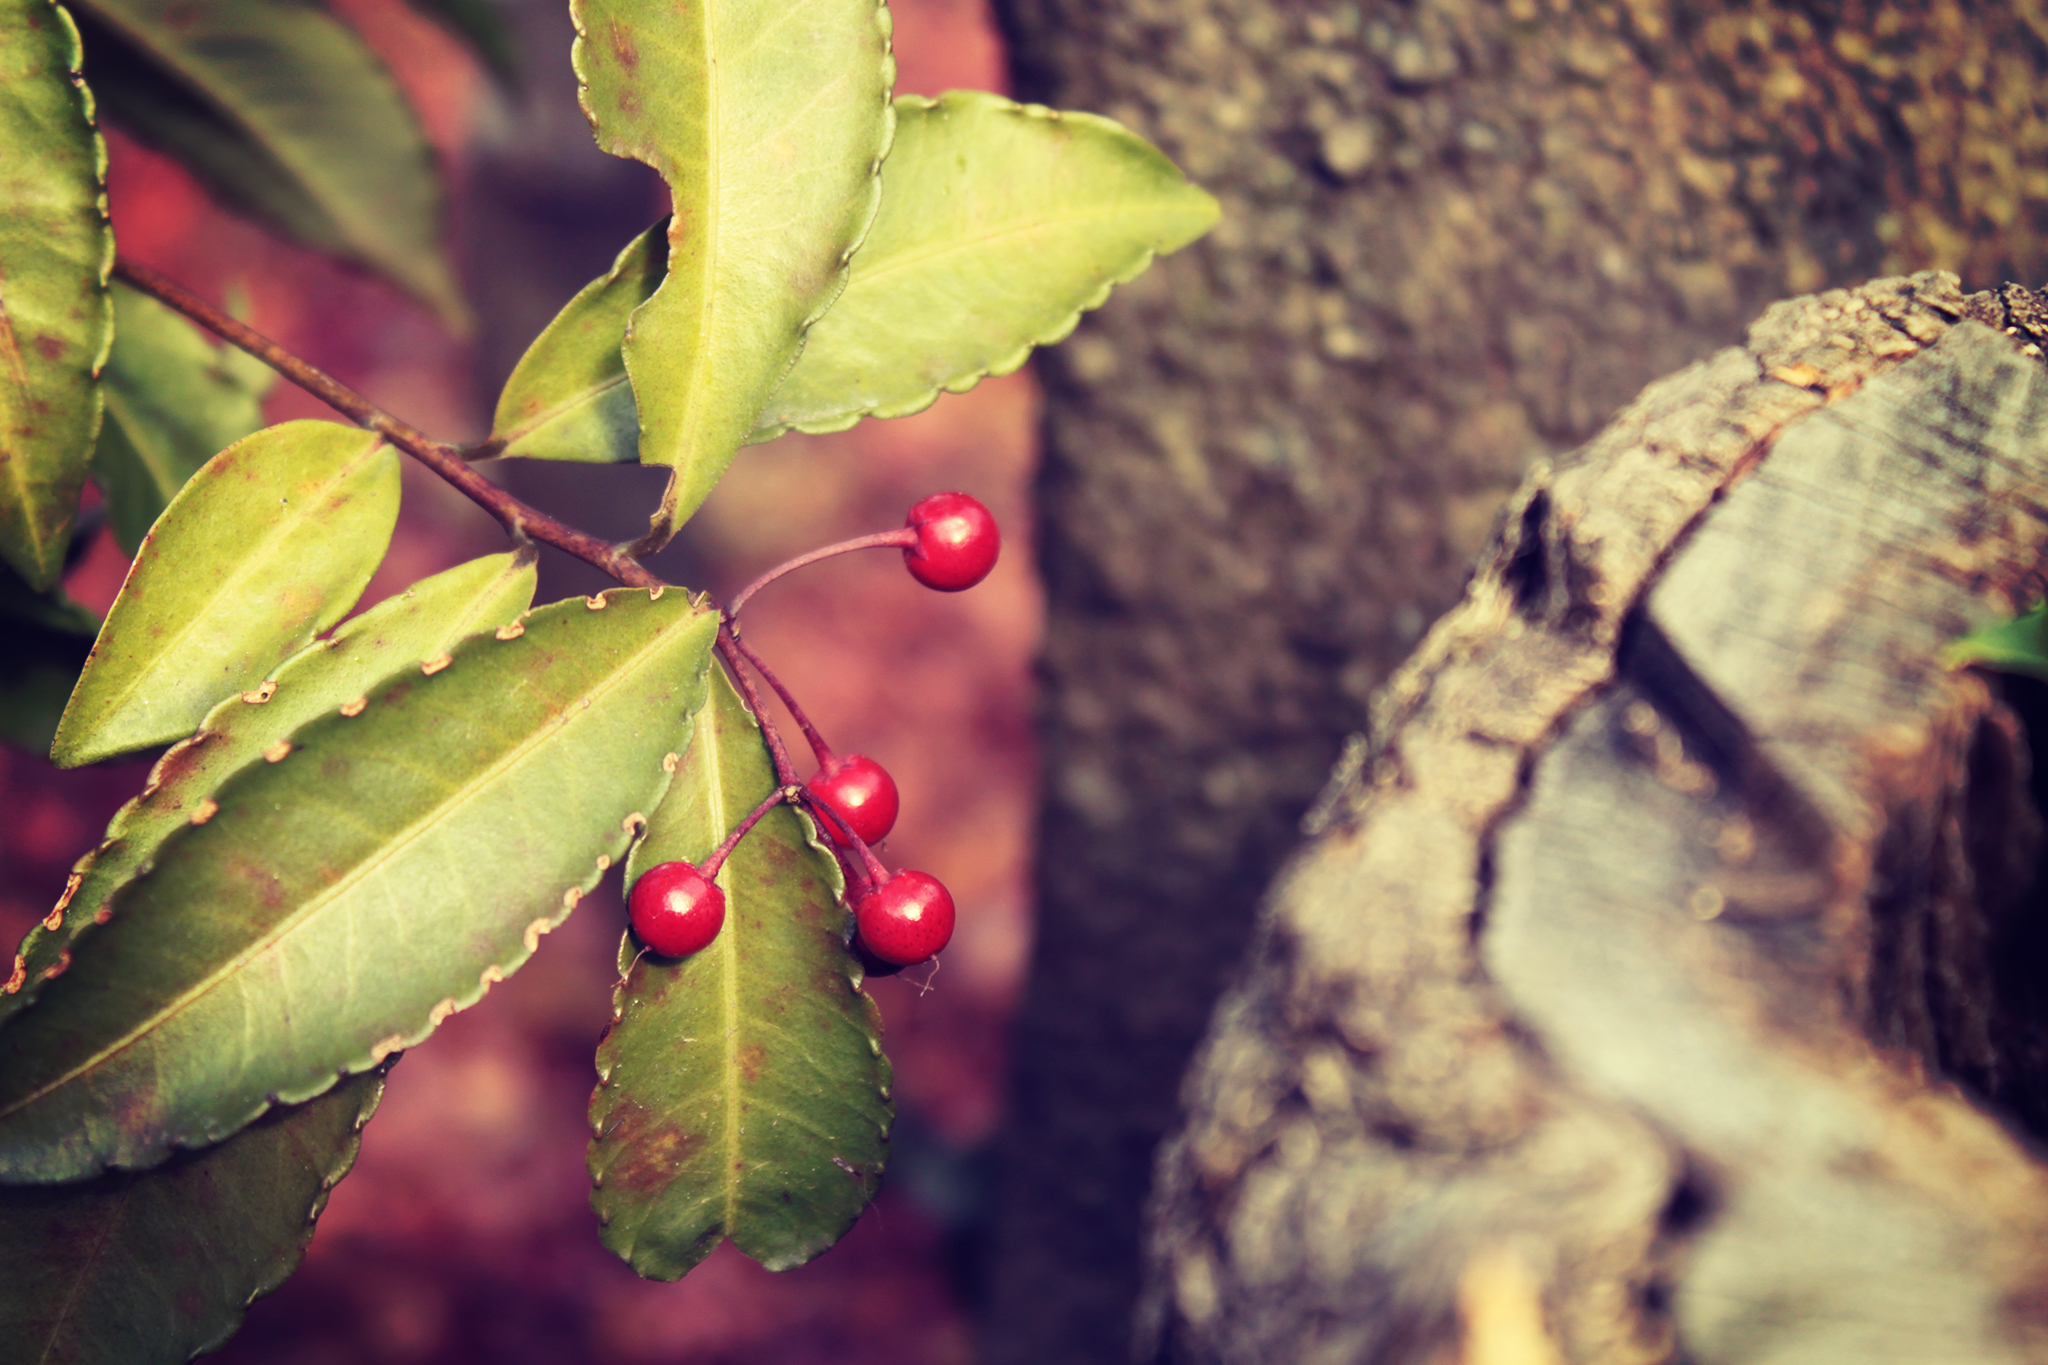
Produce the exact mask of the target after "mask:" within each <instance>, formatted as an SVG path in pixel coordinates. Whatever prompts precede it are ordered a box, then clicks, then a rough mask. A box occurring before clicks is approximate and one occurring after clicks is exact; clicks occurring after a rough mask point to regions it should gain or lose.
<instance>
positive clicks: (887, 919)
mask: <svg viewBox="0 0 2048 1365" xmlns="http://www.w3.org/2000/svg"><path fill="white" fill-rule="evenodd" d="M853 922H854V924H855V926H856V927H857V928H858V929H859V931H860V941H861V943H862V944H863V945H865V946H866V948H867V950H868V951H869V952H871V953H873V954H874V955H875V956H876V957H879V958H880V959H882V961H884V962H894V963H896V964H898V965H899V966H904V967H909V966H913V965H915V964H916V963H919V962H922V961H924V960H925V959H926V958H928V957H930V956H931V955H932V954H933V953H936V952H938V951H939V949H941V948H943V947H945V946H946V944H947V942H948V941H949V940H950V939H951V938H952V937H953V898H952V897H951V896H950V895H948V894H946V888H945V887H943V886H941V885H940V884H939V879H938V878H937V877H933V876H930V875H928V874H926V873H923V872H912V871H910V870H909V869H907V868H906V869H905V870H904V871H901V872H898V873H897V874H896V875H895V876H893V877H891V878H889V880H888V881H886V882H883V883H882V884H881V886H879V887H877V888H876V889H875V890H873V891H870V892H868V893H867V895H865V896H862V897H861V898H860V900H859V901H857V902H856V903H855V904H854V907H853Z"/></svg>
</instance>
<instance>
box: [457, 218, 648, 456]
mask: <svg viewBox="0 0 2048 1365" xmlns="http://www.w3.org/2000/svg"><path fill="white" fill-rule="evenodd" d="M667 225H668V220H667V219H666V218H664V219H662V220H661V222H659V223H656V224H655V225H654V226H653V227H651V228H649V229H647V231H645V232H643V233H641V234H640V235H639V236H638V237H635V238H634V239H633V240H632V242H631V243H629V244H628V245H627V247H626V249H625V250H624V251H621V252H620V253H619V258H618V260H617V261H615V262H613V263H612V268H611V269H610V270H609V271H607V272H605V273H604V274H603V275H601V276H599V277H598V278H597V279H594V280H592V281H591V282H590V283H589V284H586V285H584V286H583V288H582V289H581V290H579V291H578V292H577V294H576V297H575V298H573V299H570V300H569V302H568V304H567V305H566V306H565V307H564V308H563V309H562V311H561V312H560V313H557V314H556V315H555V320H554V321H553V322H550V323H549V324H548V325H547V330H546V331H544V332H542V333H541V334H540V335H539V336H538V337H536V338H534V342H533V344H532V345H531V346H529V347H527V348H526V354H525V355H523V356H521V357H520V358H519V364H518V366H517V368H515V369H514V370H513V371H512V377H511V378H510V379H508V380H506V381H505V390H504V392H503V393H501V394H499V395H498V412H497V415H496V417H494V418H493V419H492V422H491V445H492V447H493V449H492V452H491V453H492V454H495V455H507V456H523V457H525V458H527V459H533V460H580V461H586V462H591V463H601V464H631V463H633V462H634V461H635V460H637V459H638V458H639V457H640V423H639V419H638V417H637V416H635V414H634V410H633V389H632V386H631V385H630V384H628V383H627V382H626V361H625V357H624V356H623V355H621V354H620V350H619V348H620V347H621V346H623V345H624V344H625V340H626V320H627V319H628V318H629V317H631V316H632V313H633V310H634V309H635V308H638V307H639V306H640V305H641V304H643V303H645V302H646V301H647V299H648V297H649V296H650V295H652V294H653V293H654V291H655V289H656V288H658V287H659V286H660V284H661V281H662V276H663V275H664V274H665V273H666V272H667V270H668V226H667Z"/></svg>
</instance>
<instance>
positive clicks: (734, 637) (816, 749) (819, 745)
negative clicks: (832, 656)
mask: <svg viewBox="0 0 2048 1365" xmlns="http://www.w3.org/2000/svg"><path fill="white" fill-rule="evenodd" d="M725 615H726V635H727V638H728V639H730V640H731V641H732V647H733V648H734V649H736V650H738V651H739V655H740V657H741V658H743V659H745V660H746V661H747V662H748V663H750V664H752V665H753V666H754V671H755V672H756V673H759V674H760V675H761V676H762V677H763V678H765V679H767V680H768V685H769V686H770V687H772V688H774V689H775V695H776V696H778V697H780V698H782V704H783V705H784V706H787V707H788V708H789V714H790V716H791V718H792V719H794V720H795V721H796V724H797V728H798V729H800V730H802V731H803V732H804V738H805V739H807V740H809V741H810V745H811V752H812V753H813V754H815V755H816V756H817V759H818V766H819V767H820V768H830V767H831V766H832V763H833V757H832V746H831V745H829V744H827V743H826V742H825V737H824V736H823V735H821V734H819V733H818V727H817V726H815V725H813V724H811V718H810V717H809V716H808V715H806V714H804V708H803V707H802V706H800V705H798V704H797V699H796V698H795V697H794V696H792V695H790V691H789V689H788V688H787V687H784V686H783V685H782V679H780V678H778V677H776V676H775V670H774V669H772V668H770V667H768V665H767V664H765V663H763V662H761V656H760V655H758V654H756V653H755V652H754V651H753V650H751V649H749V648H747V643H746V641H744V640H742V639H740V632H739V628H738V626H737V624H736V623H735V622H734V621H733V620H732V608H730V607H727V608H726V611H725Z"/></svg>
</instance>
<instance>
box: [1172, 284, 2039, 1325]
mask: <svg viewBox="0 0 2048 1365" xmlns="http://www.w3.org/2000/svg"><path fill="white" fill-rule="evenodd" d="M2039 316H2040V314H2039V310H2038V308H2037V307H2036V305H2035V302H2034V299H2033V297H2032V296H2031V295H2029V294H2027V293H2026V292H2025V291H2022V290H2017V289H2010V288H2008V289H2007V290H2006V291H2004V292H2003V293H2001V294H1998V295H1991V294H1983V295H1975V296H1970V297H1968V298H1966V297H1964V296H1963V295H1961V294H1960V293H1959V292H1958V290H1957V288H1956V285H1955V281H1954V279H1953V277H1951V276H1947V275H1933V274H1928V275H1918V276H1914V277H1912V278H1910V279H1904V280H1888V281H1882V282H1879V283H1876V284H1872V285H1869V286H1867V287H1865V288H1862V289H1859V290H1855V291H1835V292H1830V293H1827V294H1823V295H1820V296H1818V297H1813V298H1804V299H1799V300H1795V301H1792V302H1789V303H1784V304H1780V305H1777V306H1775V307H1773V308H1772V309H1771V310H1770V311H1769V312H1768V313H1766V314H1765V316H1764V317H1763V318H1762V319H1761V320H1760V321H1759V322H1758V323H1757V324H1756V325H1755V326H1754V327H1753V328H1752V329H1751V333H1750V336H1749V340H1748V343H1747V345H1746V346H1745V347H1740V348H1731V349H1728V350H1725V351H1723V352H1721V353H1720V354H1718V355H1716V356H1714V357H1713V358H1711V359H1710V360H1707V361H1704V362H1702V363H1700V364H1697V365H1694V366H1692V367H1691V368H1689V369H1686V370H1684V371H1682V372H1680V373H1678V374H1676V375H1674V376H1672V377H1671V378H1669V379H1666V380H1664V381H1661V382H1659V383H1657V384H1655V385H1652V386H1651V387H1650V388H1649V389H1647V390H1646V391H1644V393H1643V394H1642V395H1641V397H1640V398H1638V399H1637V401H1636V402H1635V403H1634V404H1633V405H1632V406H1630V407H1629V408H1628V409H1627V410H1625V411H1624V412H1623V413H1622V414H1621V415H1620V416H1618V417H1617V418H1616V419H1615V420H1614V421H1613V423H1611V424H1610V425H1609V426H1608V428H1607V429H1606V430H1605V431H1604V432H1603V433H1602V434H1601V435H1600V436H1599V437H1597V438H1596V439H1595V440H1593V441H1592V442H1591V443H1590V444H1589V445H1587V446H1586V447H1585V448H1584V449H1583V450H1581V451H1580V452H1578V453H1577V454H1576V455H1575V456H1573V457H1571V458H1569V459H1567V460H1563V461H1560V462H1559V463H1558V465H1557V466H1556V468H1555V469H1554V470H1538V471H1537V473H1536V474H1535V475H1534V476H1532V478H1531V479H1530V480H1529V481H1528V483H1527V484H1526V485H1525V486H1524V487H1523V489H1522V490H1521V492H1520V493H1519V494H1518V495H1517V497H1516V499H1515V501H1514V502H1513V504H1512V505H1511V507H1510V509H1509V512H1508V514H1507V515H1506V517H1505V518H1504V520H1503V523H1502V526H1501V529H1500V530H1499V532H1498V533H1497V535H1496V537H1495V540H1494V543H1493V545H1492V546H1491V548H1490V549H1489V551H1488V552H1487V554H1486V555H1485V557H1484V558H1483V559H1482V562H1481V567H1480V569H1479V570H1478V571H1477V573H1476V575H1475V577H1474V578H1473V580H1472V582H1471V584H1470V586H1469V588H1468V590H1467V592H1466V594H1465V596H1464V599H1463V601H1462V603H1461V604H1460V605H1459V606H1458V607H1457V608H1456V609H1455V610H1453V611H1452V612H1451V613H1450V614H1449V615H1448V616H1447V617H1445V618H1444V619H1443V620H1442V621H1441V622H1440V623H1439V624H1438V625H1437V627H1436V628H1435V629H1434V630H1433V631H1432V632H1431V633H1430V634H1429V635H1428V637H1427V638H1426V639H1425V641H1424V642H1423V644H1422V645H1421V647H1420V649H1419V651H1418V652H1417V653H1416V655H1415V656H1414V657H1413V658H1412V659H1411V660H1410V661H1409V662H1408V663H1407V664H1406V665H1405V666H1404V667H1403V668H1402V669H1401V671H1400V672H1399V673H1398V674H1397V675H1396V676H1395V677H1394V679H1393V680H1392V681H1391V682H1390V683H1389V685H1388V686H1387V688H1386V689H1385V691H1384V692H1383V694H1382V695H1381V697H1380V698H1379V700H1378V702H1377V703H1376V707H1375V714H1374V720H1373V725H1372V729H1371V731H1370V733H1369V734H1368V735H1367V736H1364V737H1362V738H1361V739H1359V740H1357V741H1355V742H1354V743H1353V745H1352V748H1351V749H1350V750H1349V751H1348V752H1347V757H1346V761H1345V763H1344V764H1342V765H1340V768H1339V771H1338V775H1337V777H1336V778H1335V779H1334V780H1333V782H1332V785H1331V787H1330V788H1329V790H1328V791H1327V792H1326V793H1325V795H1324V797H1323V799H1322V801H1321V803H1320V804H1319V806H1318V807H1317V809H1316V811H1315V812H1314V813H1313V814H1312V815H1311V817H1310V830H1311V836H1312V837H1311V838H1310V840H1309V842H1308V843H1307V845H1306V846H1305V847H1304V848H1303V849H1302V850H1301V852H1300V853H1298V854H1297V855H1296V856H1295V857H1294V859H1293V860H1292V862H1291V863H1290V865H1289V866H1288V868H1287V870H1286V871H1285V873H1284V874H1283V875H1282V877H1281V878H1280V880H1279V881H1278V883H1277V884H1276V886H1275V888H1274V889H1273V891H1272V892H1271V893H1270V895H1269V897H1268V902H1267V905H1266V908H1265V910H1264V912H1263V916H1262V923H1261V928H1260V930H1259V934H1258V938H1257V940H1256V944H1255V947H1254V951H1253V954H1252V958H1251V961H1250V965H1249V967H1248V968H1247V970H1246V973H1245V975H1244V977H1243V978H1242V980H1241V981H1240V982H1239V984H1238V985H1237V986H1235V987H1234V988H1233V989H1232V990H1231V991H1230V992H1229V994H1228V995H1227V996H1226V998H1225V1000H1224V1002H1223V1004H1222V1005H1221V1006H1220V1008H1219V1011H1218V1014H1217V1016H1216V1018H1215V1020H1214V1022H1213V1024H1212V1027H1211V1030H1210V1034H1209V1037H1208V1039H1207V1041H1206V1042H1205V1043H1204V1045H1203V1047H1202V1050H1201V1052H1200V1054H1199V1056H1198V1059H1197V1063H1196V1065H1195V1067H1194V1069H1193V1071H1192V1072H1191V1074H1190V1077H1189V1080H1188V1082H1187V1087H1186V1090H1185V1093H1184V1102H1185V1106H1186V1115H1185V1121H1184V1124H1183V1126H1182V1128H1181V1130H1180V1131H1179V1132H1178V1133H1177V1134H1176V1135H1175V1136H1174V1137H1173V1138H1172V1139H1171V1140H1170V1142H1169V1143H1168V1145H1167V1146H1166V1148H1165V1149H1164V1150H1163V1152H1162V1155H1161V1159H1160V1166H1159V1178H1158V1184H1157V1187H1156V1190H1155V1194H1154V1201H1153V1206H1152V1209H1151V1221H1150V1232H1149V1238H1150V1270H1149V1277H1150V1278H1149V1283H1148V1290H1147V1296H1146V1302H1145V1307H1144V1310H1143V1312H1142V1314H1141V1328H1140V1351H1141V1354H1143V1355H1145V1356H1147V1357H1148V1358H1149V1357H1153V1356H1158V1357H1161V1358H1166V1359H1175V1360H1190V1361H1192V1360H1200V1361H1230V1362H1245V1363H1246V1365H1250V1363H1251V1362H1259V1363H1260V1365H1267V1363H1275V1365H1277V1363H1278V1362H1288V1363H1289V1365H1296V1363H1298V1365H1317V1363H1319V1362H1353V1361H1357V1362H1374V1365H1405V1363H1406V1362H1417V1363H1418V1365H1420V1363H1421V1362H1433V1363H1435V1365H1444V1363H1445V1362H1452V1361H1458V1360H1464V1361H1468V1362H1474V1365H1478V1362H1480V1361H1481V1360H1482V1358H1483V1357H1487V1356H1488V1355H1489V1352H1492V1351H1494V1349H1495V1348H1494V1347H1493V1346H1490V1345H1488V1344H1487V1343H1488V1342H1490V1341H1497V1340H1499V1339H1501V1338H1499V1336H1498V1333H1494V1332H1492V1331H1491V1329H1488V1330H1486V1331H1482V1330H1481V1329H1482V1328H1485V1327H1486V1323H1483V1322H1480V1321H1477V1318H1478V1317H1486V1318H1488V1320H1489V1321H1492V1322H1495V1323H1496V1324H1497V1323H1498V1322H1499V1321H1500V1320H1503V1315H1504V1314H1505V1315H1506V1316H1509V1317H1511V1316H1512V1313H1511V1312H1509V1310H1507V1309H1499V1310H1498V1311H1496V1309H1490V1308H1488V1306H1487V1305H1488V1303H1489V1302H1490V1301H1494V1300H1499V1299H1500V1298H1501V1297H1502V1295H1505V1296H1506V1297H1507V1298H1508V1299H1512V1298H1513V1297H1514V1294H1515V1293H1516V1292H1517V1291H1516V1288H1515V1286H1516V1285H1518V1284H1520V1285H1522V1286H1524V1288H1523V1289H1522V1290H1521V1291H1520V1292H1522V1293H1524V1294H1525V1295H1526V1297H1527V1298H1528V1300H1529V1303H1528V1304H1527V1307H1528V1308H1529V1309H1530V1310H1531V1311H1530V1312H1529V1313H1528V1314H1527V1315H1526V1324H1525V1325H1526V1327H1527V1330H1526V1331H1525V1332H1524V1335H1525V1336H1527V1337H1530V1338H1532V1339H1531V1340H1528V1341H1525V1342H1523V1346H1522V1347H1518V1348H1517V1349H1523V1348H1526V1349H1528V1350H1530V1351H1533V1352H1534V1354H1529V1355H1523V1356H1517V1357H1516V1359H1520V1360H1530V1361H1539V1360H1543V1359H1545V1358H1552V1359H1562V1360H1565V1361H1571V1362H1603V1365H1604V1363H1605V1362H1639V1361H1665V1360H1684V1361H1691V1362H1701V1363H1702V1365H1706V1363H1708V1362H1711V1363H1713V1365H1720V1363H1721V1362H1730V1363H1733V1362H1741V1365H1764V1363H1765V1362H1769V1363H1770V1365H1779V1363H1780V1362H1783V1363H1784V1365H1790V1363H1791V1362H1801V1363H1802V1365H1805V1363H1807V1362H1812V1363H1813V1365H1821V1363H1823V1362H1827V1363H1832V1362H1844V1365H1848V1363H1850V1362H1854V1363H1855V1365H1882V1363H1883V1362H1892V1361H1897V1362H1908V1361H1911V1362H1916V1363H1917V1362H1934V1361H1942V1362H1947V1361H1954V1362H1972V1363H1973V1365H1991V1363H1992V1362H2004V1361H2012V1362H2019V1361H2040V1360H2043V1359H2048V1176H2044V1170H2043V1167H2042V1166H2041V1164H2040V1163H2039V1162H2038V1161H2037V1159H2036V1157H2035V1156H2034V1155H2033V1154H2032V1153H2030V1151H2029V1150H2028V1148H2027V1146H2026V1141H2027V1140H2026V1139H2025V1138H2024V1137H2023V1136H2021V1135H2019V1134H2020V1133H2021V1131H2022V1130H2021V1129H2020V1128H2019V1126H2018V1121H2019V1120H2024V1119H2032V1120H2034V1121H2036V1122H2038V1121H2039V1118H2040V1115H2041V1113H2042V1097H2043V1094H2044V1093H2048V1066H2044V1064H2043V1061H2042V1058H2043V1056H2044V1049H2043V1046H2042V1043H2043V1031H2042V1017H2043V1012H2042V1010H2041V1007H2040V1004H2039V998H2040V995H2041V993H2042V992H2041V991H2040V988H2039V987H2037V986H2036V985H2035V984H2034V983H2035V981H2036V980H2037V979H2039V978H2041V977H2042V976H2043V975H2044V974H2048V956H2044V955H2042V954H2041V953H2040V952H2039V951H2038V948H2039V945H2040V943H2041V942H2042V940H2043V937H2044V935H2043V931H2042V929H2041V928H2040V927H2039V926H2038V925H2037V924H2036V923H2035V921H2036V920H2037V919H2038V918H2039V917H2040V915H2041V907H2040V905H2039V903H2038V901H2037V899H2036V892H2035V885H2034V881H2035V871H2036V860H2037V859H2036V855H2037V851H2038V850H2037V845H2038V842H2039V841H2038V828H2037V820H2036V818H2035V815H2034V806H2033V804H2032V802H2031V800H2030V798H2029V796H2028V792H2027V784H2028V780H2029V773H2030V762H2029V756H2028V751H2027V740H2026V732H2025V727H2024V724H2023V722H2022V721H2021V719H2020V718H2019V717H2018V716H2017V715H2016V713H2015V709H2014V707H2015V706H2016V705H2018V704H2019V701H2018V700H2017V695H2018V694H2017V693H2015V694H2014V697H2013V698H2006V697H2003V696H2001V694H2000V691H1999V687H2000V686H2002V685H2000V684H1995V683H1992V682H1989V681H1987V680H1986V679H1984V678H1982V677H1979V676H1977V675H1976V674H1974V673H1970V672H1954V671H1950V670H1948V669H1946V668H1944V667H1943V665H1942V663H1941V659H1940V655H1941V651H1942V649H1943V646H1944V644H1945V643H1946V642H1947V641H1949V640H1951V639H1953V638H1954V637H1956V636H1957V635H1959V634H1960V633H1962V632H1963V631H1964V630H1965V629H1966V628H1967V627H1968V626H1969V625H1971V624H1973V623H1976V622H1979V621H1982V620H1984V619H1986V618H1988V617H1990V616H1991V615H1992V614H1994V613H1997V612H2003V611H2006V610H2008V609H2010V608H2011V607H2012V606H2013V604H2014V603H2015V602H2016V601H2020V600H2023V599H2026V598H2031V597H2037V596H2039V595H2040V594H2041V592H2042V584H2041V579H2040V570H2041V568H2042V566H2043V564H2044V550H2048V369H2044V367H2043V365H2042V363H2041V361H2040V359H2039V357H2040V355H2041V350H2040V345H2039V342H2040V340H2041V338H2040V337H2039V336H2038V335H2037V334H2035V333H2034V332H2032V331H2031V330H2030V327H2031V324H2032V323H2033V322H2034V321H2035V320H2036V319H2037V318H2038V317H2039ZM2030 953H2031V954H2032V955H2031V957H2030V956H2029V954H2030ZM1994 1114H1996V1115H2000V1116H2002V1117H1993V1115H1994ZM2008 1125H2012V1126H2008ZM1502 1265H1506V1266H1507V1267H1508V1268H1509V1271H1510V1272H1512V1273H1507V1274H1505V1276H1504V1275H1503V1273H1502V1272H1501V1271H1500V1267H1501V1266H1502ZM1517 1276H1519V1277H1520V1278H1519V1279H1518V1278H1517ZM1503 1285H1505V1286H1506V1288H1505V1289H1503V1288H1502V1286H1503ZM1489 1286H1491V1287H1490V1288H1489ZM1489 1295H1491V1300H1490V1299H1489ZM1496 1307H1497V1305H1496ZM1510 1307H1512V1305H1510ZM1538 1310H1540V1316H1537V1311H1538ZM1482 1338H1483V1339H1482ZM1543 1339H1547V1341H1548V1343H1549V1344H1548V1345H1545V1344H1544V1340H1543ZM1549 1351H1554V1352H1555V1355H1554V1356H1549V1357H1546V1354H1545V1353H1546V1352H1549ZM1492 1358H1494V1359H1504V1358H1505V1357H1504V1356H1499V1355H1497V1354H1496V1355H1494V1356H1492Z"/></svg>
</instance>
